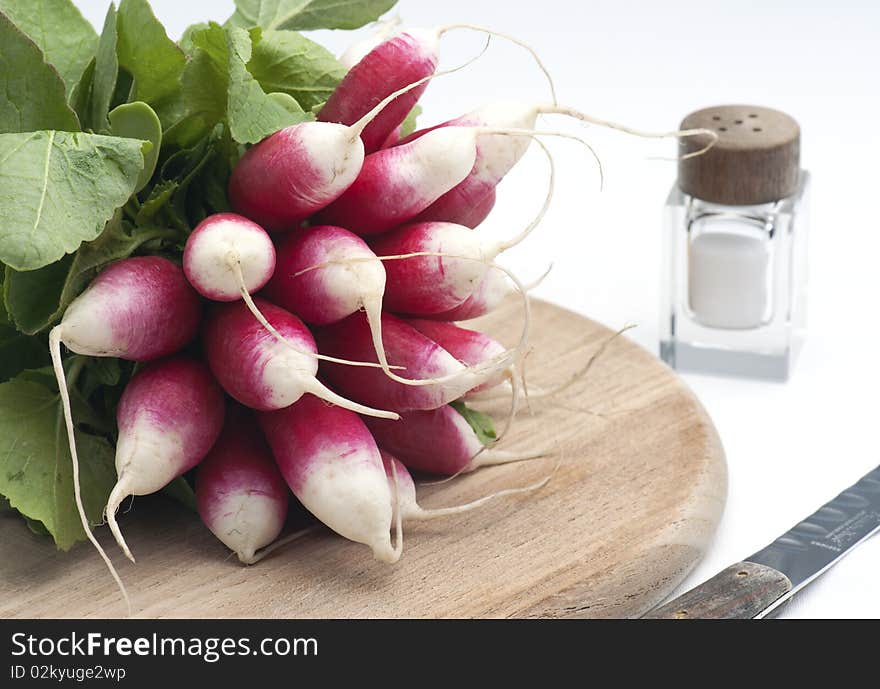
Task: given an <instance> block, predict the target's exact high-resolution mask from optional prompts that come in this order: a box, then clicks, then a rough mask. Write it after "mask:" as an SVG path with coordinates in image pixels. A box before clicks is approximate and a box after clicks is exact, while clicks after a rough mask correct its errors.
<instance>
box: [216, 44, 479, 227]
mask: <svg viewBox="0 0 880 689" xmlns="http://www.w3.org/2000/svg"><path fill="white" fill-rule="evenodd" d="M481 54H482V53H481ZM478 57H479V55H478V56H477V58H478ZM477 58H473V59H472V60H470V61H468V62H467V63H465V64H464V65H460V66H458V67H455V68H453V69H449V70H446V71H443V72H437V73H434V71H433V69H432V70H431V73H430V74H428V75H425V76H423V77H422V78H419V79H416V80H410V81H407V82H406V84H405V85H403V86H401V88H399V89H397V90H395V91H394V92H393V93H390V94H389V95H388V96H387V97H386V98H384V99H381V100H379V102H378V103H376V100H372V102H371V104H370V107H369V108H367V111H365V112H364V113H363V114H362V116H361V117H359V118H356V119H355V121H353V122H351V123H350V126H349V125H347V124H337V123H334V122H329V121H319V122H302V123H300V124H295V125H292V126H290V127H287V128H285V129H282V130H281V131H279V132H276V133H275V134H272V135H271V136H268V137H266V138H265V139H263V140H262V141H260V142H259V143H258V144H256V145H255V146H253V147H251V148H250V149H249V150H248V151H247V152H246V153H245V154H244V155H243V156H242V157H241V159H240V160H239V161H238V163H237V164H236V166H235V168H234V169H233V171H232V175H231V176H230V178H229V201H230V203H231V204H232V207H233V208H234V209H235V211H236V212H238V213H240V214H241V215H244V216H245V217H247V218H250V219H251V220H253V221H255V222H257V223H259V224H260V225H261V226H262V227H263V228H265V229H267V230H269V231H272V232H277V231H282V230H290V229H293V228H296V227H298V226H299V225H301V224H302V222H303V221H304V220H306V219H307V218H309V217H310V216H312V215H314V214H315V213H316V212H317V211H319V210H321V209H322V208H324V207H326V206H327V205H329V204H330V203H331V202H332V201H334V200H336V199H337V198H339V196H340V195H341V194H342V193H343V192H344V191H345V190H346V189H348V187H349V186H350V185H351V184H352V182H354V181H355V179H356V178H357V177H358V174H359V173H360V171H361V166H362V165H363V162H364V155H365V154H364V144H363V141H362V140H361V134H362V133H363V132H364V130H365V129H366V128H367V127H368V126H369V125H370V123H371V122H372V121H373V120H374V119H375V118H376V117H378V116H381V114H382V112H383V110H384V109H385V108H386V106H391V107H393V105H394V101H395V99H396V98H398V97H399V96H402V95H405V94H407V93H409V92H411V91H414V90H416V89H419V88H420V87H421V86H423V85H424V84H425V83H427V82H428V81H430V80H431V79H433V78H434V77H438V76H443V75H446V74H451V73H453V72H457V71H458V70H460V69H464V68H465V67H467V66H468V65H469V64H470V63H471V62H473V60H474V59H477ZM337 90H338V89H337Z"/></svg>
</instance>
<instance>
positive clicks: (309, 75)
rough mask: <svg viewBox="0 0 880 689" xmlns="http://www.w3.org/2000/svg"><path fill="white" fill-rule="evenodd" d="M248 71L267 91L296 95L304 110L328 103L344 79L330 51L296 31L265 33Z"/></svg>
mask: <svg viewBox="0 0 880 689" xmlns="http://www.w3.org/2000/svg"><path fill="white" fill-rule="evenodd" d="M247 68H248V71H249V72H250V73H251V74H252V75H253V76H254V78H255V79H256V80H257V81H258V82H260V86H262V87H263V90H264V91H266V92H267V93H272V92H281V93H286V94H288V95H290V96H293V97H294V98H295V99H296V101H297V102H298V103H299V104H300V105H301V106H302V108H303V109H304V110H310V109H311V108H313V107H314V106H316V105H318V104H319V103H323V102H324V101H326V100H327V99H328V98H329V97H330V94H332V93H333V90H334V89H335V88H336V87H337V86H338V85H339V82H340V81H342V78H343V77H344V76H345V68H344V67H343V66H342V65H341V64H339V61H338V60H337V59H336V58H335V57H334V56H333V54H332V53H330V51H329V50H327V49H326V48H324V47H323V46H321V45H318V44H317V43H315V42H314V41H310V40H309V39H308V38H306V37H305V36H303V35H301V34H298V33H296V32H295V31H264V32H263V36H262V39H261V40H260V41H258V42H257V43H256V44H255V45H254V50H253V55H252V57H251V60H250V62H248V64H247Z"/></svg>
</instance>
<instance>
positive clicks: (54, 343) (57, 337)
mask: <svg viewBox="0 0 880 689" xmlns="http://www.w3.org/2000/svg"><path fill="white" fill-rule="evenodd" d="M63 333H64V330H63V326H61V325H56V326H55V327H54V328H52V330H51V332H50V333H49V352H50V354H51V357H52V369H53V370H54V372H55V380H56V381H57V382H58V393H59V394H60V395H61V407H62V410H63V412H64V424H65V426H66V427H67V442H68V445H69V448H70V460H71V465H72V467H73V476H72V480H73V499H74V502H76V510H77V512H78V513H79V520H80V523H81V524H82V527H83V530H84V531H85V532H86V537H87V538H88V539H89V541H91V543H92V545H93V546H94V547H95V550H97V551H98V554H99V555H100V556H101V559H102V560H103V561H104V564H105V565H107V569H108V570H109V571H110V575H111V576H112V577H113V581H115V582H116V586H117V587H118V588H119V592H120V593H121V594H122V598H123V600H125V607H126V609H127V611H128V616H129V617H131V613H132V608H131V599H130V598H129V596H128V591H127V590H126V588H125V584H123V583H122V579H121V578H120V577H119V573H118V572H117V571H116V568H115V567H114V566H113V562H111V560H110V558H109V557H108V556H107V553H106V552H104V549H103V548H102V547H101V544H100V543H98V539H97V538H95V534H94V533H92V528H91V525H90V524H89V518H88V516H87V515H86V510H85V506H84V505H83V501H82V494H81V490H80V485H79V456H78V455H77V452H76V435H75V429H74V425H73V413H72V412H71V409H70V393H69V391H68V389H67V377H66V376H65V375H64V365H63V364H62V361H61V339H62V337H63Z"/></svg>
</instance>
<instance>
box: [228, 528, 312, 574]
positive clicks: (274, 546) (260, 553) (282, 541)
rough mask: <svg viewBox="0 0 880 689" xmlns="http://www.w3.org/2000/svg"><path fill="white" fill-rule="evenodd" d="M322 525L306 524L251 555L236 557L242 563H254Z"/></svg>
mask: <svg viewBox="0 0 880 689" xmlns="http://www.w3.org/2000/svg"><path fill="white" fill-rule="evenodd" d="M319 526H322V525H321V524H312V525H311V526H307V527H306V528H305V529H300V530H299V531H296V532H294V533H292V534H288V535H287V536H283V537H282V538H279V539H277V540H276V541H274V542H273V543H270V544H269V545H267V546H266V547H265V548H262V549H261V550H258V551H257V552H256V553H254V554H253V555H251V556H250V557H242V555H241V554H238V559H239V560H240V561H241V563H242V564H243V565H255V564H257V563H258V562H260V561H261V560H263V559H265V558H266V557H267V556H269V555H271V554H272V553H274V552H275V551H276V550H278V549H279V548H283V547H284V546H286V545H288V544H289V543H293V542H294V541H297V540H299V539H300V538H302V537H303V536H305V535H307V534H310V533H312V532H313V531H317V529H318V527H319Z"/></svg>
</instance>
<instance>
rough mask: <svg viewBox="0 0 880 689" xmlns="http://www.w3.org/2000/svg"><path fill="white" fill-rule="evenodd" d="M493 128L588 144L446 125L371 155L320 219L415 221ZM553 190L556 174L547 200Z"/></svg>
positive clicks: (372, 223) (365, 229)
mask: <svg viewBox="0 0 880 689" xmlns="http://www.w3.org/2000/svg"><path fill="white" fill-rule="evenodd" d="M490 133H491V134H492V135H493V136H494V137H496V138H498V139H506V140H509V142H510V143H509V144H508V146H509V147H510V148H512V149H517V150H518V149H520V148H522V147H523V144H522V141H521V140H523V139H529V138H533V137H535V136H538V135H547V136H559V137H564V138H570V139H575V140H577V141H579V142H581V143H583V144H584V145H587V144H586V142H585V141H583V140H582V139H580V138H579V137H576V136H573V135H570V134H565V133H563V132H537V131H534V130H528V129H500V128H492V129H490V128H479V127H442V128H439V129H435V130H433V131H430V132H428V133H427V134H425V135H424V136H420V137H419V138H417V139H415V140H414V141H411V142H409V143H407V144H403V145H400V146H394V147H392V148H386V149H382V150H380V151H376V152H375V153H372V154H370V155H368V156H367V157H366V158H365V159H364V163H363V167H362V168H361V172H360V174H359V175H358V176H357V179H356V180H355V181H354V182H353V183H352V184H351V185H350V186H349V187H348V188H347V189H346V190H345V192H344V193H343V194H341V195H340V196H339V197H338V198H337V199H336V200H335V201H334V202H333V203H331V204H330V205H328V206H327V207H326V208H324V210H322V211H321V212H320V213H318V215H317V217H316V220H317V222H319V223H322V224H327V225H338V226H340V227H345V228H346V229H348V230H350V231H352V232H354V233H355V234H359V235H375V234H381V233H382V232H386V231H388V230H390V229H392V228H394V227H397V226H399V225H402V224H404V223H407V222H410V221H411V220H413V219H414V218H416V217H417V216H418V215H419V214H420V213H421V212H423V211H424V210H425V209H426V208H428V207H429V206H430V205H431V204H433V203H434V202H435V201H436V200H437V199H438V198H440V197H441V196H442V195H443V194H445V193H447V192H448V191H449V190H450V189H452V188H454V187H455V186H456V185H458V184H459V183H460V182H461V181H462V180H464V179H465V178H466V177H467V176H468V175H469V174H470V172H471V170H472V169H473V167H474V164H475V162H476V156H477V140H478V138H479V137H480V136H482V135H486V134H490ZM515 142H518V143H515ZM499 148H501V147H499ZM544 150H545V151H546V148H545V149H544ZM591 150H592V149H591ZM548 157H549V153H548ZM550 160H551V166H552V158H551V159H550ZM552 191H553V182H552V174H551V188H550V191H549V192H548V202H549V198H550V197H551V196H552ZM541 216H543V212H542V213H541Z"/></svg>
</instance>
